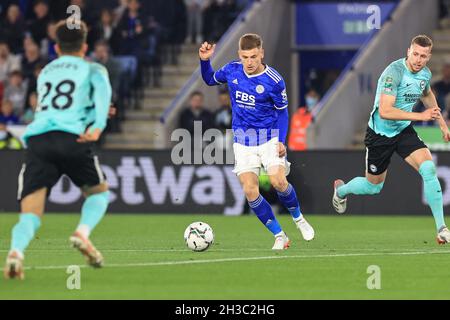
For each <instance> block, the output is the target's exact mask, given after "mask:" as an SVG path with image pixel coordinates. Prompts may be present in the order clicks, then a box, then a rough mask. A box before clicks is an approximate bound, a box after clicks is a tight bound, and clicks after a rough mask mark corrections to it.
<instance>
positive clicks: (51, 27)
mask: <svg viewBox="0 0 450 320" xmlns="http://www.w3.org/2000/svg"><path fill="white" fill-rule="evenodd" d="M55 44H56V22H50V23H49V24H48V25H47V37H46V38H44V40H42V41H41V51H40V52H41V56H42V57H45V60H47V61H52V60H55V59H56V58H58V54H57V53H56V49H55Z"/></svg>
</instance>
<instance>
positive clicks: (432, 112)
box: [422, 107, 441, 121]
mask: <svg viewBox="0 0 450 320" xmlns="http://www.w3.org/2000/svg"><path fill="white" fill-rule="evenodd" d="M440 117H441V110H440V109H439V108H438V107H434V108H429V109H427V110H425V111H423V112H422V121H430V120H436V119H439V118H440Z"/></svg>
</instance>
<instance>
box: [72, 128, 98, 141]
mask: <svg viewBox="0 0 450 320" xmlns="http://www.w3.org/2000/svg"><path fill="white" fill-rule="evenodd" d="M101 134H102V130H100V129H94V130H91V129H90V128H88V129H87V130H86V132H85V133H84V134H80V137H79V138H78V139H77V142H79V143H88V142H96V141H98V139H100V135H101Z"/></svg>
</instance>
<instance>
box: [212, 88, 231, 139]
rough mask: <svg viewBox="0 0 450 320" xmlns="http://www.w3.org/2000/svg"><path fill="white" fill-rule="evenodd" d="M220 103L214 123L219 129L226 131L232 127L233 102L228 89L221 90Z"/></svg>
mask: <svg viewBox="0 0 450 320" xmlns="http://www.w3.org/2000/svg"><path fill="white" fill-rule="evenodd" d="M219 104H220V107H219V109H217V111H216V112H215V113H214V125H215V127H216V128H217V129H220V130H221V131H222V132H225V131H226V130H227V129H231V102H230V94H229V93H228V91H220V93H219Z"/></svg>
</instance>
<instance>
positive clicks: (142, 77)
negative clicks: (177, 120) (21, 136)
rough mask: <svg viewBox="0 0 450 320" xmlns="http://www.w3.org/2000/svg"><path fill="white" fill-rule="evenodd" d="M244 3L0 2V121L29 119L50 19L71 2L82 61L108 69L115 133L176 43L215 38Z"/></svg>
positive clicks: (47, 54)
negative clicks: (83, 37) (85, 48)
mask: <svg viewBox="0 0 450 320" xmlns="http://www.w3.org/2000/svg"><path fill="white" fill-rule="evenodd" d="M250 1H251V0H152V1H143V0H102V1H97V0H2V1H0V102H1V104H0V106H1V108H0V123H2V124H6V125H15V124H28V123H30V122H31V121H32V119H33V111H34V110H35V108H36V106H37V94H36V89H37V88H36V82H37V77H38V75H39V73H40V71H41V70H42V69H43V68H44V67H45V65H46V64H47V63H49V62H50V61H52V60H54V59H55V58H56V57H57V56H56V52H55V50H54V44H55V24H56V22H58V21H59V20H61V19H65V18H68V17H69V14H68V13H67V8H68V7H69V6H71V5H76V6H78V7H79V8H80V9H81V17H82V20H84V21H85V22H86V23H87V25H88V27H89V37H88V44H89V53H88V59H90V60H92V61H95V62H99V63H101V64H103V65H104V66H105V67H106V68H107V69H108V71H109V73H110V79H111V84H112V87H113V90H114V105H115V107H116V109H117V116H116V117H115V118H114V120H113V121H112V122H111V123H110V124H109V130H112V131H119V130H120V121H122V120H123V119H124V118H125V110H126V109H128V108H139V103H140V100H141V98H142V97H143V90H142V89H143V88H145V87H149V86H155V87H158V86H159V85H160V78H161V76H162V65H163V64H177V57H178V55H179V53H180V47H181V45H182V44H184V43H189V42H193V43H198V42H200V41H202V40H203V39H208V40H209V41H217V40H218V39H219V38H220V36H221V35H222V34H223V33H224V32H225V31H226V29H227V28H228V27H229V25H230V24H231V23H232V21H233V20H234V19H235V17H236V15H237V14H238V12H240V10H242V9H243V8H244V7H245V6H246V5H247V4H248V3H249V2H250ZM193 26H195V27H193ZM197 26H200V29H199V28H197Z"/></svg>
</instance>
